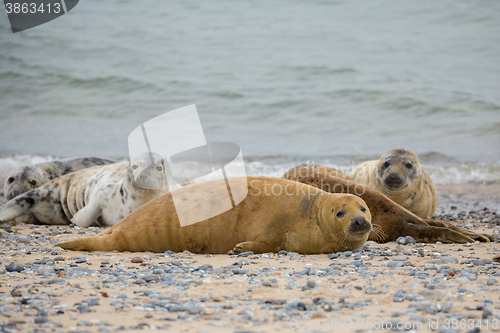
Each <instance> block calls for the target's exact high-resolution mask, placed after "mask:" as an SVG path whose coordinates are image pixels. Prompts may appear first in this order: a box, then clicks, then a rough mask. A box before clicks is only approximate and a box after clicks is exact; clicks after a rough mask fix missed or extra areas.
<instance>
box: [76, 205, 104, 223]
mask: <svg viewBox="0 0 500 333" xmlns="http://www.w3.org/2000/svg"><path fill="white" fill-rule="evenodd" d="M101 213H102V208H101V206H100V205H99V203H98V202H97V200H93V201H90V202H89V204H88V205H86V206H85V207H83V208H82V209H80V210H79V211H78V213H76V214H75V215H74V216H73V218H72V219H71V222H72V223H74V224H76V225H77V226H79V227H82V228H87V227H90V226H91V225H92V223H94V222H95V220H97V218H98V217H99V216H101Z"/></svg>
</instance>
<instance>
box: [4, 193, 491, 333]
mask: <svg viewBox="0 0 500 333" xmlns="http://www.w3.org/2000/svg"><path fill="white" fill-rule="evenodd" d="M499 189H500V186H499V185H498V184H470V185H469V184H468V185H447V186H438V191H439V193H440V203H439V207H438V210H437V213H438V214H439V215H438V216H437V218H439V219H443V220H448V221H453V223H456V224H457V225H459V226H462V227H464V228H469V229H471V230H477V231H482V232H484V233H488V234H494V233H495V234H498V233H497V231H498V230H500V229H499V228H500V218H499V217H500V216H499V215H497V214H496V210H498V208H499V204H500V200H499V196H500V191H499ZM485 208H486V209H485ZM101 230H102V229H100V228H88V229H84V230H82V229H79V228H77V227H69V226H35V225H26V224H20V225H9V224H6V225H2V226H1V228H0V253H1V254H2V255H1V259H0V322H1V324H0V326H1V327H0V329H1V330H2V331H6V332H16V331H22V332H35V331H36V332H42V331H45V332H82V331H88V332H114V331H118V330H135V329H157V330H167V331H170V332H294V331H303V332H314V331H316V332H331V331H333V330H335V331H342V332H369V331H370V330H371V331H381V332H383V331H389V328H392V329H395V328H398V327H400V328H402V330H401V331H404V328H407V329H409V331H412V330H413V329H414V330H413V331H419V332H428V331H438V328H440V329H441V330H440V331H442V332H458V331H461V332H467V331H469V330H470V329H473V328H475V327H479V325H481V327H482V331H495V330H500V311H499V310H498V309H499V308H500V303H499V296H500V285H499V284H498V281H500V280H499V279H500V270H499V269H498V268H499V265H498V264H497V263H496V262H493V261H491V259H492V257H493V256H494V255H495V254H499V253H500V246H498V243H488V244H479V243H475V244H463V245H462V244H451V245H447V244H414V245H401V244H397V243H396V242H392V243H388V244H376V243H373V242H368V243H367V245H366V246H365V249H364V251H363V252H360V253H354V254H352V253H341V254H334V255H326V254H320V255H300V254H295V253H285V252H281V253H280V254H262V255H249V256H246V257H241V256H240V257H237V256H228V255H195V254H190V253H161V254H155V253H90V252H76V251H66V250H61V249H58V248H54V247H53V245H52V244H54V243H56V242H58V241H61V240H64V239H71V238H75V237H82V236H85V235H87V236H89V235H94V234H96V233H98V232H100V231H101ZM402 236H404V235H402ZM12 263H14V264H12ZM448 326H449V327H448ZM455 328H456V330H455ZM477 332H478V331H477Z"/></svg>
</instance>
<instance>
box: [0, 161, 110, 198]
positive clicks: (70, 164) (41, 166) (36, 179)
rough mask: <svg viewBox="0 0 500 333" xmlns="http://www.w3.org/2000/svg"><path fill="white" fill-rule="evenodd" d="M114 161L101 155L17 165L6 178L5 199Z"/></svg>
mask: <svg viewBox="0 0 500 333" xmlns="http://www.w3.org/2000/svg"><path fill="white" fill-rule="evenodd" d="M112 163H115V162H114V161H111V160H107V159H104V158H99V157H79V158H67V159H63V160H57V161H50V162H44V163H37V164H31V165H20V166H17V167H15V168H14V169H12V170H11V171H10V173H9V175H8V176H7V179H6V180H5V185H4V195H5V199H7V200H10V199H12V198H15V197H17V196H18V195H20V194H22V193H24V192H28V191H29V190H32V189H34V188H37V187H40V186H41V185H43V184H45V183H47V182H49V181H51V180H54V179H56V178H58V177H61V176H63V175H67V174H68V173H72V172H75V171H78V170H82V169H87V168H90V167H93V166H97V165H106V164H112Z"/></svg>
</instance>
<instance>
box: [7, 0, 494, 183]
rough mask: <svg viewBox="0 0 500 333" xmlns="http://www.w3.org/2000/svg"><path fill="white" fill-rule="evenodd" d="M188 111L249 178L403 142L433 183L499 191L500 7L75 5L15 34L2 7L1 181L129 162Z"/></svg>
mask: <svg viewBox="0 0 500 333" xmlns="http://www.w3.org/2000/svg"><path fill="white" fill-rule="evenodd" d="M190 104H196V106H197V109H198V112H199V115H200V118H201V122H202V125H203V128H204V131H205V136H206V138H207V140H208V141H228V142H234V143H237V144H238V145H239V146H240V147H241V150H242V153H243V156H244V159H245V164H246V167H247V172H248V174H259V173H265V174H267V175H280V172H282V171H283V170H285V171H286V168H287V167H289V166H292V165H294V164H298V163H303V162H306V161H309V162H315V163H320V164H326V165H330V166H336V167H338V168H341V169H342V170H344V171H348V169H349V168H352V167H353V166H355V165H356V164H357V163H359V162H361V161H363V160H366V159H371V158H379V157H380V156H381V155H382V154H383V153H384V152H386V151H387V150H389V149H392V148H399V147H404V148H409V149H411V150H413V151H414V152H416V153H417V154H418V155H419V156H420V158H421V160H422V163H423V165H424V167H425V169H426V170H427V171H428V173H430V174H431V177H433V179H434V181H435V182H436V183H438V184H461V183H475V182H476V183H477V182H500V144H499V142H500V2H499V1H496V0H491V1H486V0H485V1H475V2H471V1H462V0H443V1H430V0H424V1H405V2H402V1H396V0H386V1H384V0H376V1H369V2H367V1H357V0H349V1H348V0H343V1H326V0H323V1H306V0H300V1H299V0H287V1H285V0H283V1H275V0H271V1H247V0H241V1H229V0H217V1H212V0H208V1H191V0H187V1H186V0H183V1H151V0H141V1H128V0H120V1H118V0H115V1H111V0H82V1H80V3H79V4H78V5H77V6H76V7H75V8H74V9H73V10H72V11H70V12H69V13H68V14H66V15H64V16H62V17H60V18H58V19H56V20H54V21H52V22H49V23H47V24H44V25H41V26H38V27H35V28H32V29H29V30H26V31H23V32H20V33H16V34H13V33H12V31H11V30H10V26H9V21H8V18H7V15H6V13H5V10H4V7H3V3H1V4H0V117H1V120H0V181H1V182H2V183H3V179H4V178H2V177H5V175H6V173H8V171H9V170H10V168H12V167H13V166H15V165H17V164H19V163H32V162H39V161H45V160H48V159H52V158H57V157H73V156H90V155H92V156H101V157H111V158H116V159H120V160H122V159H127V154H128V149H127V137H128V135H129V133H130V132H131V131H132V130H133V129H134V128H136V127H137V126H138V125H140V124H141V123H143V122H145V121H147V120H149V119H151V118H153V117H155V116H158V115H160V114H163V113H165V112H168V111H171V110H174V109H177V108H180V107H183V106H186V105H190Z"/></svg>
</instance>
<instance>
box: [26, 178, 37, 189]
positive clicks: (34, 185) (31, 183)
mask: <svg viewBox="0 0 500 333" xmlns="http://www.w3.org/2000/svg"><path fill="white" fill-rule="evenodd" d="M28 183H29V184H30V186H31V187H32V188H35V187H36V180H34V179H31V180H30V181H29V182H28Z"/></svg>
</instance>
